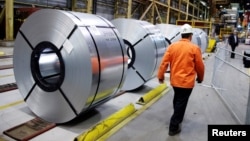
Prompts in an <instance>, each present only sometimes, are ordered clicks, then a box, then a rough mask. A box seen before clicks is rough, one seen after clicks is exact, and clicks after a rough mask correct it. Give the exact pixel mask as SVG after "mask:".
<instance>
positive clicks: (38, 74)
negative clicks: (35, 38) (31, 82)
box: [31, 42, 64, 92]
mask: <svg viewBox="0 0 250 141" xmlns="http://www.w3.org/2000/svg"><path fill="white" fill-rule="evenodd" d="M31 70H32V75H33V78H34V79H35V81H36V83H37V84H38V86H40V87H41V88H42V89H43V90H45V91H49V92H51V91H55V90H57V89H58V88H59V87H60V85H61V84H62V81H63V78H64V63H63V59H62V56H61V54H60V51H59V50H58V49H57V47H55V46H54V45H53V44H52V43H49V42H42V43H39V44H38V45H37V46H36V48H35V49H34V50H33V53H32V55H31Z"/></svg>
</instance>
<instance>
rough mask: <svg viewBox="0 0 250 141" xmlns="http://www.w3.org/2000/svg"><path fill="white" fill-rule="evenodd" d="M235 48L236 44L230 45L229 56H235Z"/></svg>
mask: <svg viewBox="0 0 250 141" xmlns="http://www.w3.org/2000/svg"><path fill="white" fill-rule="evenodd" d="M235 48H236V46H235V45H231V49H232V52H231V58H234V56H235V53H234V51H235Z"/></svg>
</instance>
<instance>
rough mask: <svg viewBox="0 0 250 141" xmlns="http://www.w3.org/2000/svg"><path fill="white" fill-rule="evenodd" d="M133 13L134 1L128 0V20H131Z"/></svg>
mask: <svg viewBox="0 0 250 141" xmlns="http://www.w3.org/2000/svg"><path fill="white" fill-rule="evenodd" d="M131 11H132V0H128V11H127V18H131V13H132V12H131Z"/></svg>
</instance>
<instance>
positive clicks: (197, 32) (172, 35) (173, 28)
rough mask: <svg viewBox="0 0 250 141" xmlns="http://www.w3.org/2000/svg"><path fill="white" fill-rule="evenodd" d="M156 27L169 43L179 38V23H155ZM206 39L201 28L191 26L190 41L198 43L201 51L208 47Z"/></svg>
mask: <svg viewBox="0 0 250 141" xmlns="http://www.w3.org/2000/svg"><path fill="white" fill-rule="evenodd" d="M156 27H157V28H159V29H160V31H161V33H162V34H163V35H164V36H165V38H166V40H167V41H169V43H174V42H176V41H179V40H180V39H181V26H179V25H173V24H156ZM207 41H208V37H207V36H206V33H205V32H204V31H203V30H201V29H199V28H193V37H192V43H194V44H196V45H198V46H199V47H200V48H201V51H202V53H204V52H205V51H206V48H207V47H208V43H207Z"/></svg>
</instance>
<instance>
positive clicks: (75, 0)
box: [71, 0, 77, 11]
mask: <svg viewBox="0 0 250 141" xmlns="http://www.w3.org/2000/svg"><path fill="white" fill-rule="evenodd" d="M76 2H77V0H72V1H71V6H72V7H71V10H72V11H76V7H77V5H76Z"/></svg>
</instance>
